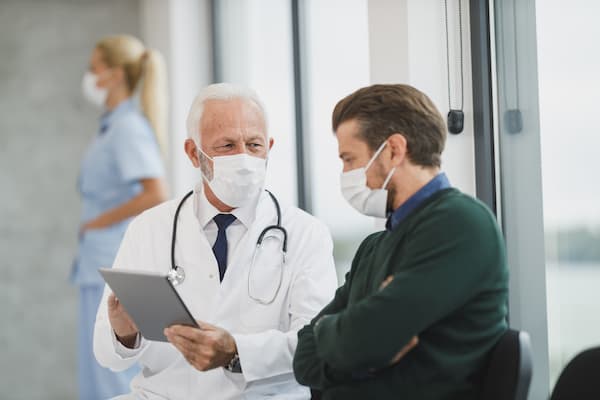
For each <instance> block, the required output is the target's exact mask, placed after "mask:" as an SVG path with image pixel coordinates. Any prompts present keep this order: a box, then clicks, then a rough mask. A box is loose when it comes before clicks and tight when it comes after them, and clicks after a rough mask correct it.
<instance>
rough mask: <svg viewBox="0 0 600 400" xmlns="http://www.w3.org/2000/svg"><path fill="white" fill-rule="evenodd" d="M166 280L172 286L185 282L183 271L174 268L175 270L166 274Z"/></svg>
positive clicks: (179, 268)
mask: <svg viewBox="0 0 600 400" xmlns="http://www.w3.org/2000/svg"><path fill="white" fill-rule="evenodd" d="M167 279H168V280H169V282H171V283H172V284H173V286H177V285H180V284H182V283H183V281H184V280H185V271H184V270H183V268H181V267H177V266H176V267H175V268H172V269H171V270H169V272H168V273H167Z"/></svg>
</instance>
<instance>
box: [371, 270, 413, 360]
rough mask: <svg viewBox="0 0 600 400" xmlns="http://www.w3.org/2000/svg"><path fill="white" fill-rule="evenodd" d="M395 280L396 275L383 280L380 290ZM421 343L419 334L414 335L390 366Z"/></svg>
mask: <svg viewBox="0 0 600 400" xmlns="http://www.w3.org/2000/svg"><path fill="white" fill-rule="evenodd" d="M393 280H394V276H393V275H390V276H388V277H387V278H385V280H384V281H383V282H381V286H379V290H383V289H385V288H386V287H387V286H388V285H389V284H390V283H391V282H392V281H393ZM418 344H419V338H418V337H417V336H413V337H412V338H411V339H410V341H409V342H408V343H407V344H406V346H404V347H403V348H402V350H400V351H399V352H398V353H397V354H396V355H395V356H394V358H392V360H391V361H390V366H391V365H394V364H397V363H398V362H399V361H400V360H401V359H402V357H404V356H405V355H406V354H407V353H408V352H409V351H411V350H412V349H413V348H415V347H416V346H417V345H418Z"/></svg>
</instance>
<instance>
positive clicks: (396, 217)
mask: <svg viewBox="0 0 600 400" xmlns="http://www.w3.org/2000/svg"><path fill="white" fill-rule="evenodd" d="M450 187H451V186H450V181H449V180H448V177H447V176H446V174H445V173H443V172H441V173H439V174H438V175H436V176H435V177H434V178H433V179H432V180H430V181H429V182H428V183H427V184H426V185H425V186H423V187H422V188H421V189H419V190H418V191H417V192H416V193H415V194H413V195H412V196H410V197H409V198H408V200H406V201H405V202H404V203H402V205H401V206H400V207H398V208H397V209H395V210H394V212H393V213H392V214H391V215H390V216H389V218H388V220H387V222H386V224H385V227H386V229H387V230H388V231H392V230H394V229H396V228H397V227H398V225H400V223H401V222H402V221H404V220H405V219H406V217H408V216H409V215H410V214H411V213H412V212H413V211H414V210H416V209H417V208H418V207H419V206H420V205H421V204H423V203H424V202H425V200H427V199H428V198H430V197H431V196H433V195H434V194H436V193H437V192H439V191H440V190H444V189H448V188H450Z"/></svg>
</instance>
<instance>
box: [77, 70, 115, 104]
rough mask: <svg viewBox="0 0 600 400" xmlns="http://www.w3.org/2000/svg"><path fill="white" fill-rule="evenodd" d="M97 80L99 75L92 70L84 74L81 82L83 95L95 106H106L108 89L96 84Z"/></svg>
mask: <svg viewBox="0 0 600 400" xmlns="http://www.w3.org/2000/svg"><path fill="white" fill-rule="evenodd" d="M97 81H98V75H96V74H94V73H93V72H91V71H86V73H85V74H84V75H83V82H82V83H81V89H82V90H83V97H85V99H86V100H87V101H89V102H90V103H92V104H93V105H95V106H98V107H104V104H105V103H106V97H107V96H108V90H107V89H106V88H99V87H98V86H96V82H97Z"/></svg>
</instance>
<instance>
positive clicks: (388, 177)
mask: <svg viewBox="0 0 600 400" xmlns="http://www.w3.org/2000/svg"><path fill="white" fill-rule="evenodd" d="M394 172H396V167H394V168H392V170H391V171H390V173H389V174H388V176H387V178H385V181H383V186H381V188H382V189H385V188H386V187H387V185H388V183H390V181H391V180H392V176H394Z"/></svg>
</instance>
